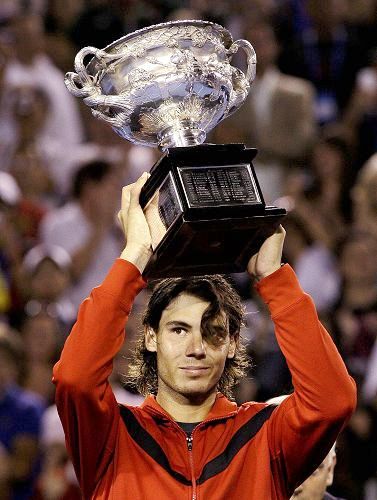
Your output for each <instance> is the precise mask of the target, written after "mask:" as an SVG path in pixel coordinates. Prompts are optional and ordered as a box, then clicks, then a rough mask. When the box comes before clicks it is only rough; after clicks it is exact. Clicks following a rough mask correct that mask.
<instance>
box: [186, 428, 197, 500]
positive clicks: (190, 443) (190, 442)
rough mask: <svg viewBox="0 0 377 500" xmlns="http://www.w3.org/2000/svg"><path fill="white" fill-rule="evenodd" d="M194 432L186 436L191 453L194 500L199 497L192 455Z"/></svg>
mask: <svg viewBox="0 0 377 500" xmlns="http://www.w3.org/2000/svg"><path fill="white" fill-rule="evenodd" d="M192 441H193V439H192V433H191V434H190V435H189V436H186V443H187V449H188V453H189V461H190V470H191V484H192V500H196V499H197V494H196V480H195V473H194V459H193V456H192Z"/></svg>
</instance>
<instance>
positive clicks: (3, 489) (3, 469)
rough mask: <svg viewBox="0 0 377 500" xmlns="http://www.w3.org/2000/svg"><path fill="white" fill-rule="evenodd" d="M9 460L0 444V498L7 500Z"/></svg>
mask: <svg viewBox="0 0 377 500" xmlns="http://www.w3.org/2000/svg"><path fill="white" fill-rule="evenodd" d="M9 465H10V464H9V458H8V454H7V452H6V450H5V448H4V446H3V445H2V444H1V443H0V498H3V499H4V500H8V499H9V497H10V492H9V481H8V480H9V476H10V472H9Z"/></svg>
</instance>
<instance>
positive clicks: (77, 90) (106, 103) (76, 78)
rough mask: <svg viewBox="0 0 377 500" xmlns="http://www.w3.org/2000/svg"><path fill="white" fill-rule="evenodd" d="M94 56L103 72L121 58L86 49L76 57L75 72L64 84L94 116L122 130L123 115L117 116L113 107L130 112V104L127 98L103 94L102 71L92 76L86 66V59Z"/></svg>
mask: <svg viewBox="0 0 377 500" xmlns="http://www.w3.org/2000/svg"><path fill="white" fill-rule="evenodd" d="M86 56H92V57H95V58H96V59H97V61H98V62H99V63H100V65H101V66H103V71H104V72H105V71H106V67H107V64H109V63H110V62H112V61H114V60H116V59H117V58H119V56H118V55H113V54H109V53H107V52H105V51H104V50H101V49H97V48H96V47H84V48H83V49H81V50H80V51H79V52H78V53H77V55H76V57H75V70H76V73H74V72H72V71H71V72H68V73H66V75H65V78H64V83H65V85H66V87H67V89H68V90H69V91H70V92H71V93H72V94H73V95H74V96H76V97H81V98H83V100H84V103H85V104H86V105H87V106H89V107H90V108H91V111H92V114H93V115H94V116H95V117H96V118H99V119H101V120H104V121H106V122H108V123H110V125H112V126H113V127H117V128H120V127H121V126H122V122H123V118H124V117H123V116H122V113H118V114H117V115H115V114H113V113H112V112H111V107H112V106H114V107H116V108H117V109H118V110H121V111H123V112H127V111H129V110H130V104H129V102H128V99H127V97H125V96H119V95H118V96H117V95H104V94H102V89H101V86H100V85H99V80H100V78H101V76H102V71H101V70H100V71H99V72H97V74H96V75H95V76H92V75H90V74H89V73H88V72H87V70H86V66H85V64H84V58H85V57H86Z"/></svg>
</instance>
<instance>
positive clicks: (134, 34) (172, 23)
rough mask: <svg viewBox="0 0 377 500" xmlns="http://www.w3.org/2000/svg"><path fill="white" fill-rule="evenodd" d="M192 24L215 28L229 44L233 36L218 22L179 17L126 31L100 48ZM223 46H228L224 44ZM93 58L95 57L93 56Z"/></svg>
mask: <svg viewBox="0 0 377 500" xmlns="http://www.w3.org/2000/svg"><path fill="white" fill-rule="evenodd" d="M192 25H194V26H203V27H205V26H211V27H213V28H215V29H216V30H217V31H218V32H219V33H220V34H221V35H222V36H223V38H224V42H225V43H226V44H229V46H230V45H231V44H232V43H233V37H232V34H231V33H230V31H228V30H227V29H226V28H224V27H223V26H221V25H220V24H218V23H214V22H212V21H203V20H201V19H181V20H179V21H167V22H165V23H158V24H151V25H150V26H146V27H145V28H140V29H138V30H136V31H132V32H131V33H127V35H124V36H122V37H121V38H118V39H117V40H114V41H113V42H111V43H110V44H109V45H106V47H104V48H103V49H102V50H104V51H106V52H107V51H109V50H111V49H113V48H114V47H116V46H117V45H119V43H120V42H128V41H130V40H132V39H133V38H136V37H137V36H139V35H143V34H144V33H147V32H151V31H155V30H158V29H161V28H168V27H172V26H192ZM225 48H228V47H227V46H226V45H225ZM93 59H95V58H94V57H93ZM93 59H91V60H90V61H89V63H88V65H87V66H89V65H90V63H91V62H92V60H93Z"/></svg>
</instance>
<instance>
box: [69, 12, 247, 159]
mask: <svg viewBox="0 0 377 500" xmlns="http://www.w3.org/2000/svg"><path fill="white" fill-rule="evenodd" d="M239 48H242V49H243V50H245V52H246V56H247V71H246V75H244V73H243V72H242V71H241V70H239V69H238V68H236V67H234V66H232V65H231V64H230V61H231V58H232V56H233V55H234V54H235V53H236V52H237V51H238V49H239ZM87 56H92V57H91V60H90V61H89V63H88V64H87V65H86V66H85V64H84V59H85V58H87ZM255 65H256V55H255V52H254V49H253V47H252V46H251V44H250V43H249V42H247V41H246V40H238V41H236V42H233V40H232V36H231V34H230V33H229V31H227V30H226V29H225V28H223V27H222V26H220V25H218V24H215V23H211V22H206V21H175V22H168V23H162V24H157V25H154V26H150V27H147V28H144V29H141V30H138V31H135V32H133V33H130V34H129V35H126V36H124V37H122V38H120V39H119V40H117V41H115V42H113V43H112V44H110V45H108V46H107V47H105V48H104V49H102V50H101V49H96V48H94V47H85V48H84V49H82V50H81V51H80V52H79V53H78V54H77V56H76V58H75V70H76V73H72V72H70V73H67V75H66V78H65V82H66V85H67V87H68V89H69V90H70V91H71V92H72V93H73V94H74V95H76V96H79V97H82V98H83V99H84V102H85V104H87V105H88V106H90V107H91V109H92V113H93V114H94V115H95V116H96V117H98V118H101V119H103V120H105V121H107V122H109V123H110V124H111V125H112V127H113V128H114V130H115V131H116V132H117V133H118V134H119V135H120V136H122V137H123V138H125V139H127V140H129V141H131V142H133V143H135V144H141V145H147V146H159V147H160V148H161V149H163V150H165V149H167V148H169V147H175V146H191V145H196V144H201V143H202V142H204V140H205V137H206V133H207V132H209V131H210V130H212V129H213V128H214V127H215V126H216V125H217V124H218V123H219V122H220V121H221V120H223V119H224V118H225V117H227V116H228V115H229V114H231V113H233V112H234V111H235V110H236V109H238V108H239V107H240V105H241V104H242V103H243V101H244V100H245V98H246V96H247V94H248V91H249V88H250V84H251V82H252V81H253V79H254V77H255Z"/></svg>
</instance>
